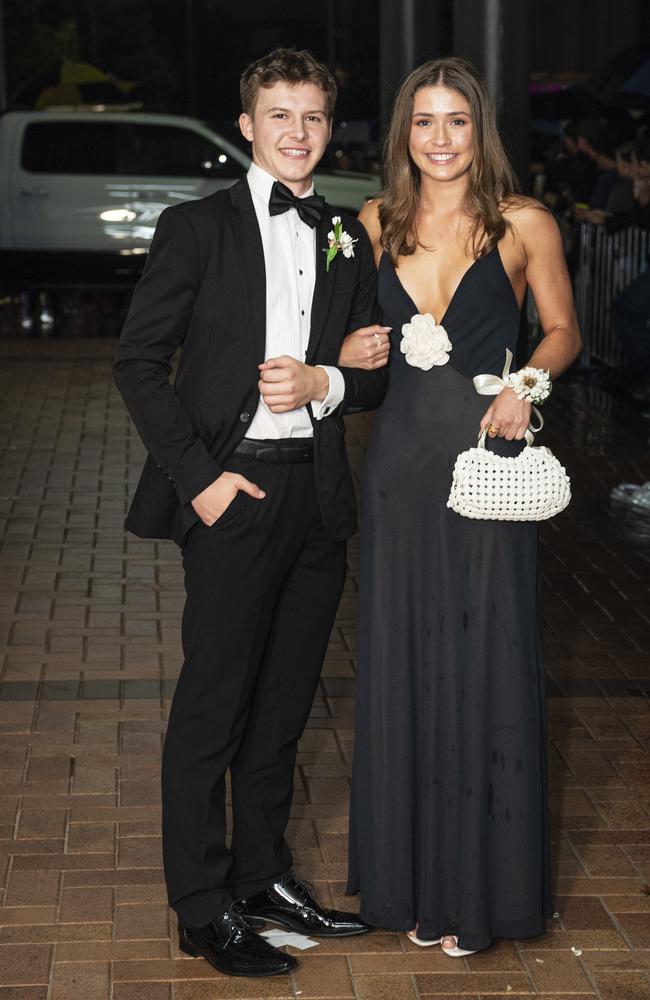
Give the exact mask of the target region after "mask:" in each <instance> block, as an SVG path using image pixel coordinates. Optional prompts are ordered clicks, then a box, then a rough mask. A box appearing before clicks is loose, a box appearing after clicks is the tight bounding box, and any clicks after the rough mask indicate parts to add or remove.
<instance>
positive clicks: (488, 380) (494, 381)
mask: <svg viewBox="0 0 650 1000" xmlns="http://www.w3.org/2000/svg"><path fill="white" fill-rule="evenodd" d="M511 364H512V351H511V350H510V349H509V348H508V347H506V362H505V364H504V366H503V372H502V375H501V378H499V376H498V375H492V374H489V375H475V376H474V378H473V379H472V382H473V383H474V388H475V389H476V391H477V392H478V394H479V395H480V396H498V395H499V393H500V392H501V390H502V389H505V387H506V383H507V380H508V376H509V374H510V365H511ZM533 413H534V414H535V416H536V417H537V419H538V420H539V424H538V426H537V427H533V422H532V420H531V422H530V423H529V425H528V429H527V430H526V434H525V435H524V437H525V441H526V444H527V445H531V444H532V443H533V441H534V440H535V434H539V432H540V431H541V429H542V427H543V426H544V417H543V416H542V414H541V413H540V412H539V410H538V409H537V407H536V406H533ZM486 438H487V427H486V428H485V429H484V430H482V431H481V432H480V433H479V436H478V447H479V448H485V439H486Z"/></svg>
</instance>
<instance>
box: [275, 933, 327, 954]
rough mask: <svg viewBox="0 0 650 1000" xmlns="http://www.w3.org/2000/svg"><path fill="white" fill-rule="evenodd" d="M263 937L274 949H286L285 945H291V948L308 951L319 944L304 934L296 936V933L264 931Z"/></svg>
mask: <svg viewBox="0 0 650 1000" xmlns="http://www.w3.org/2000/svg"><path fill="white" fill-rule="evenodd" d="M261 936H262V937H263V938H266V940H267V941H268V942H269V944H272V945H273V947H274V948H284V946H285V945H289V946H290V947H291V948H298V949H299V950H300V951H307V949H308V948H315V947H316V945H317V944H318V941H312V939H311V938H308V937H305V935H304V934H296V932H295V931H282V930H272V931H262V934H261Z"/></svg>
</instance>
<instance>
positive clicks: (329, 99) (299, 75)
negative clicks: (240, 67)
mask: <svg viewBox="0 0 650 1000" xmlns="http://www.w3.org/2000/svg"><path fill="white" fill-rule="evenodd" d="M281 80H283V81H285V82H286V83H290V84H298V83H315V84H316V86H317V87H320V89H321V90H322V91H323V93H324V95H325V100H326V107H327V114H328V116H329V117H330V118H332V117H333V116H334V105H335V104H336V81H335V79H334V77H333V76H332V74H331V73H330V71H329V70H328V68H327V66H324V65H323V63H321V62H318V60H317V59H315V58H314V56H313V55H312V54H311V52H308V51H307V50H306V49H303V50H302V51H299V50H297V49H274V50H273V52H269V54H268V55H267V56H263V57H262V58H261V59H258V60H256V62H254V63H251V64H250V66H247V67H246V69H245V70H244V72H243V73H242V75H241V79H240V81H239V93H240V95H241V106H242V111H244V112H245V113H246V114H247V115H250V116H251V118H252V117H253V112H254V111H255V105H256V103H257V95H258V94H259V91H260V87H272V86H273V84H274V83H278V82H279V81H281Z"/></svg>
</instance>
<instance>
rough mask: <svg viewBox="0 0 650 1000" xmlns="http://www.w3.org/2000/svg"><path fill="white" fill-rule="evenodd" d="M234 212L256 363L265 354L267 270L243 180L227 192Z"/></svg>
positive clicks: (248, 192)
mask: <svg viewBox="0 0 650 1000" xmlns="http://www.w3.org/2000/svg"><path fill="white" fill-rule="evenodd" d="M230 195H231V198H232V203H233V205H234V207H235V209H236V216H235V230H236V233H237V241H238V244H239V253H240V257H241V260H242V263H243V265H244V279H245V284H246V293H247V294H246V317H247V322H248V324H249V333H250V337H251V341H252V344H251V346H252V349H253V358H254V360H255V363H256V364H258V363H259V362H262V361H264V355H265V352H266V268H265V265H264V247H263V246H262V236H261V234H260V227H259V226H258V224H257V216H256V215H255V206H254V205H253V199H252V197H251V192H250V188H249V186H248V181H247V180H246V178H245V177H244V178H242V180H240V181H238V182H237V184H234V185H233V187H231V189H230Z"/></svg>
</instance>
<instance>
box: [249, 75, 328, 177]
mask: <svg viewBox="0 0 650 1000" xmlns="http://www.w3.org/2000/svg"><path fill="white" fill-rule="evenodd" d="M239 127H240V128H241V131H242V134H243V135H244V136H245V138H246V139H248V140H249V142H251V143H252V145H253V162H254V163H256V164H257V165H258V166H259V167H261V168H262V169H263V170H266V171H267V172H268V173H269V174H271V175H272V176H273V177H275V178H277V180H279V181H282V183H283V184H286V185H287V187H289V188H291V190H292V191H293V193H294V194H296V195H301V194H304V193H305V191H307V190H308V189H309V187H310V186H311V183H312V174H313V173H314V170H315V169H316V167H317V165H318V163H319V161H320V159H321V158H322V156H323V153H324V152H325V148H326V146H327V143H328V142H329V139H330V136H331V134H332V123H331V121H330V118H329V115H328V113H327V98H326V96H325V93H324V92H323V91H322V90H321V89H320V87H318V86H317V85H316V84H315V83H295V84H292V83H288V82H286V81H284V80H279V81H278V82H277V83H274V84H273V86H272V87H260V90H259V93H258V95H257V101H256V102H255V108H254V110H253V113H252V115H247V114H246V113H244V114H242V115H241V116H240V118H239Z"/></svg>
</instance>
